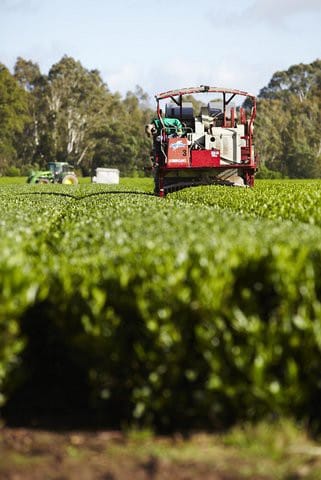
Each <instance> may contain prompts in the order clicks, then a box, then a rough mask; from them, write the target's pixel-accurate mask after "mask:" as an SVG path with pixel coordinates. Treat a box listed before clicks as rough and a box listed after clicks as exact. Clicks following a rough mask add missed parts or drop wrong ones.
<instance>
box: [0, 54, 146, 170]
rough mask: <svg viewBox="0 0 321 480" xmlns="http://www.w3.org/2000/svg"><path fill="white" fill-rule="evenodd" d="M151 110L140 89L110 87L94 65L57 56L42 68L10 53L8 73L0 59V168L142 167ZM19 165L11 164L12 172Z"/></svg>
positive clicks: (135, 168) (90, 168) (127, 168)
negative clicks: (52, 164) (51, 164)
mask: <svg viewBox="0 0 321 480" xmlns="http://www.w3.org/2000/svg"><path fill="white" fill-rule="evenodd" d="M151 114H152V112H151V110H150V107H149V102H148V96H147V94H146V93H144V92H143V90H142V89H141V88H140V87H136V91H135V92H128V93H127V95H126V96H125V98H122V97H121V96H120V94H119V93H115V94H113V93H111V92H110V90H109V89H108V86H107V85H106V84H105V83H104V82H103V80H102V78H101V76H100V73H99V72H98V71H97V70H90V71H89V70H87V69H85V68H84V67H83V66H82V65H81V63H80V62H78V61H76V60H74V59H73V58H71V57H67V56H64V57H63V58H62V59H61V60H60V61H59V62H58V63H56V64H55V65H53V66H52V67H51V69H50V71H49V73H48V75H44V74H42V73H41V72H40V69H39V66H38V65H37V64H35V63H33V62H31V61H27V60H24V59H23V58H18V59H17V61H16V64H15V67H14V73H13V74H11V73H10V72H9V70H8V69H7V68H6V67H5V66H4V65H1V64H0V173H2V174H4V173H8V172H13V171H16V170H17V169H20V171H21V172H22V173H26V171H27V170H30V169H31V168H38V167H40V168H43V167H45V164H46V163H47V162H48V161H52V160H57V161H69V162H70V163H72V164H74V165H75V166H79V168H81V169H82V170H83V172H84V173H85V174H89V173H90V172H91V170H92V169H93V168H96V167H97V166H109V167H112V166H117V167H118V168H120V169H121V171H122V172H126V173H129V172H133V171H134V170H137V169H138V170H140V169H142V166H143V163H144V162H145V160H146V157H148V155H149V150H150V144H149V141H148V139H147V138H146V137H145V135H144V125H145V124H146V123H147V122H148V121H149V120H150V116H151ZM17 171H19V170H17Z"/></svg>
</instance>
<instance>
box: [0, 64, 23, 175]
mask: <svg viewBox="0 0 321 480" xmlns="http://www.w3.org/2000/svg"><path fill="white" fill-rule="evenodd" d="M27 100H28V96H27V94H26V92H25V91H24V90H23V89H22V88H20V87H19V85H18V83H17V81H16V80H15V79H14V78H13V77H12V75H11V74H10V72H9V70H8V69H7V68H6V67H5V66H4V65H2V64H0V171H1V169H2V168H3V167H6V166H8V165H9V163H10V159H11V158H14V159H16V157H17V150H16V146H15V139H16V138H17V136H18V134H19V133H21V132H22V131H23V129H24V126H25V124H26V122H27V121H28V114H27Z"/></svg>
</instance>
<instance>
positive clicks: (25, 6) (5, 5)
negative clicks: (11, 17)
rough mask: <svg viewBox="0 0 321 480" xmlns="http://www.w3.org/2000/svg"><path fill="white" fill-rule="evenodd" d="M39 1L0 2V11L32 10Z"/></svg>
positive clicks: (0, 0) (7, 0)
mask: <svg viewBox="0 0 321 480" xmlns="http://www.w3.org/2000/svg"><path fill="white" fill-rule="evenodd" d="M37 4H39V0H0V10H2V11H8V12H16V11H21V10H23V11H25V10H33V9H34V8H35V7H36V6H37Z"/></svg>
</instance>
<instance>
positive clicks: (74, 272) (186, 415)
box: [0, 183, 321, 429]
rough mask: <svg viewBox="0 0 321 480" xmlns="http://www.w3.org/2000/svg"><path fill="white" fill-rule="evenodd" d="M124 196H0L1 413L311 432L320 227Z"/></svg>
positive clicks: (90, 192) (86, 191)
mask: <svg viewBox="0 0 321 480" xmlns="http://www.w3.org/2000/svg"><path fill="white" fill-rule="evenodd" d="M278 188H280V187H278ZM260 189H261V190H262V196H264V198H265V197H268V195H269V192H273V188H272V190H271V187H270V186H269V184H268V183H264V184H263V183H262V185H261V186H260ZM284 189H285V190H286V187H284ZM114 190H115V189H114ZM126 190H127V191H126ZM129 190H130V189H129V188H127V186H126V188H125V187H124V192H123V193H115V192H114V193H112V192H111V191H110V190H108V189H107V187H102V186H97V185H96V186H94V185H86V186H85V185H83V186H79V187H76V188H75V189H72V190H71V189H70V188H68V187H67V188H66V187H63V186H60V185H59V186H50V187H48V186H44V187H32V188H31V189H29V190H26V188H25V187H24V186H23V187H20V188H18V187H15V188H13V187H10V188H7V189H4V190H2V192H1V194H0V208H1V212H2V213H1V220H0V229H1V240H0V248H1V253H2V254H1V259H0V283H1V285H0V287H1V288H0V305H1V306H0V309H1V310H0V328H1V333H2V335H1V343H0V372H1V384H0V389H1V394H2V396H3V398H7V406H6V408H7V410H8V411H9V412H11V414H12V412H17V411H19V409H20V410H21V409H24V410H26V411H27V410H28V409H29V410H30V411H31V412H32V414H35V412H36V413H37V412H38V413H39V412H41V411H44V412H52V411H54V410H57V411H58V412H59V411H63V410H64V409H66V410H68V409H70V410H71V411H75V410H76V409H87V410H89V411H97V412H100V414H101V415H102V418H103V419H104V420H105V421H107V423H108V422H109V423H111V424H116V425H119V424H122V423H127V424H131V423H133V422H138V423H140V424H143V425H152V426H155V427H158V428H167V429H168V428H191V427H222V426H226V425H228V424H230V423H232V422H235V421H238V420H241V419H259V418H262V417H264V416H266V415H269V414H275V415H279V414H280V415H282V414H286V415H295V416H296V417H297V418H300V419H302V418H308V419H311V420H313V421H314V422H315V423H316V424H320V422H321V416H320V411H319V404H320V400H321V368H320V366H321V365H320V363H321V362H320V358H321V357H320V349H321V303H320V301H321V280H320V279H321V275H320V273H321V244H320V241H319V239H320V229H319V227H318V226H317V225H311V224H308V223H300V222H299V221H296V222H294V221H289V220H287V221H281V220H279V219H275V220H269V219H264V218H260V217H255V216H254V215H252V217H251V218H250V217H249V216H247V218H243V217H242V214H241V213H239V214H238V215H235V214H233V213H232V212H231V211H227V210H231V209H232V208H235V209H236V210H237V207H236V206H235V202H236V198H237V197H238V196H240V195H248V196H251V195H253V191H252V190H251V191H250V190H242V192H243V193H240V190H237V189H229V188H226V189H224V188H222V187H211V188H209V187H205V190H203V189H193V190H189V191H185V192H183V191H182V192H179V193H177V194H173V195H170V196H168V197H167V198H166V199H165V200H164V199H159V198H156V197H153V196H152V195H149V192H148V191H143V190H142V191H141V192H139V191H137V189H136V190H135V193H130V191H129ZM70 192H72V193H70ZM204 192H206V194H204ZM188 193H190V194H191V197H189V198H190V201H187V197H188ZM194 195H195V196H197V195H198V197H199V201H198V202H197V201H196V200H195V198H196V197H195V198H194V197H193V196H194ZM211 195H213V197H214V198H219V197H220V195H222V196H225V200H226V203H225V207H224V205H222V206H221V207H220V208H218V207H217V206H213V205H211V204H210V202H209V201H208V199H210V197H211ZM255 195H256V198H257V201H258V202H259V201H260V200H259V199H260V192H259V189H258V191H257V192H256V194H255ZM193 198H194V200H193ZM228 199H229V200H228ZM229 202H230V204H229ZM233 205H234V207H233ZM300 208H301V207H300V206H298V209H297V211H300ZM315 223H317V222H315ZM5 411H6V410H5Z"/></svg>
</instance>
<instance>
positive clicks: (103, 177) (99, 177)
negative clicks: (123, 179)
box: [92, 168, 119, 184]
mask: <svg viewBox="0 0 321 480" xmlns="http://www.w3.org/2000/svg"><path fill="white" fill-rule="evenodd" d="M92 182H93V183H110V184H118V183H119V170H118V169H117V168H96V175H95V176H94V177H93V178H92Z"/></svg>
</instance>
